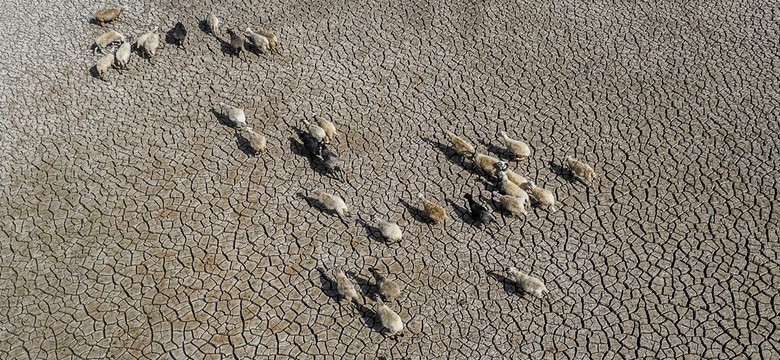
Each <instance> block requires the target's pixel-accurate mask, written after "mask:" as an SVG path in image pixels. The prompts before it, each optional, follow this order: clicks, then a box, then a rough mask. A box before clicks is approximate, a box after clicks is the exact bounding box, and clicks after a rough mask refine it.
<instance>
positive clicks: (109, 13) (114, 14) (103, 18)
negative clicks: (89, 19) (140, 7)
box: [95, 8, 125, 25]
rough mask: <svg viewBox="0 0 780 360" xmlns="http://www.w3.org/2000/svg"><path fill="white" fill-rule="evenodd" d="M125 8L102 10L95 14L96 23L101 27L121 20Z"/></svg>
mask: <svg viewBox="0 0 780 360" xmlns="http://www.w3.org/2000/svg"><path fill="white" fill-rule="evenodd" d="M124 10H125V9H124V8H106V9H100V10H98V11H97V12H96V13H95V21H97V22H98V24H100V25H105V24H107V23H110V22H112V21H114V20H116V19H118V18H119V15H122V11H124Z"/></svg>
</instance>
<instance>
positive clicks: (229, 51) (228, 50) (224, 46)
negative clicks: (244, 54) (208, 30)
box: [214, 35, 246, 56]
mask: <svg viewBox="0 0 780 360" xmlns="http://www.w3.org/2000/svg"><path fill="white" fill-rule="evenodd" d="M214 37H215V38H217V40H219V50H220V51H222V54H224V55H230V56H239V55H241V52H240V51H233V47H231V46H230V43H229V42H227V41H225V40H224V39H222V38H221V37H219V36H216V35H214ZM244 49H246V44H244Z"/></svg>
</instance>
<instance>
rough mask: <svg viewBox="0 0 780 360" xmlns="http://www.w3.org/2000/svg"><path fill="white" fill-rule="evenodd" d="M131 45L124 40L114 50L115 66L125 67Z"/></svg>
mask: <svg viewBox="0 0 780 360" xmlns="http://www.w3.org/2000/svg"><path fill="white" fill-rule="evenodd" d="M131 48H132V47H131V45H130V43H129V42H124V43H123V44H122V45H121V46H120V47H119V49H118V50H117V51H116V59H115V60H116V66H117V67H118V68H120V69H127V63H128V62H129V61H130V52H131Z"/></svg>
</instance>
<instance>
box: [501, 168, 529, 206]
mask: <svg viewBox="0 0 780 360" xmlns="http://www.w3.org/2000/svg"><path fill="white" fill-rule="evenodd" d="M497 175H498V179H499V181H498V185H499V187H500V188H501V191H503V192H504V194H506V195H510V196H514V197H516V198H518V199H520V201H522V202H523V203H527V202H528V201H529V199H528V193H527V192H525V190H523V189H522V188H521V187H520V186H518V185H517V184H515V183H514V182H512V181H511V180H509V177H508V176H507V175H506V173H505V172H503V171H499V172H498V174H497Z"/></svg>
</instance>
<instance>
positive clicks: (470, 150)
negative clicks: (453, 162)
mask: <svg viewBox="0 0 780 360" xmlns="http://www.w3.org/2000/svg"><path fill="white" fill-rule="evenodd" d="M447 137H448V138H449V139H450V143H451V144H452V147H453V148H455V152H457V153H458V155H461V156H472V155H474V154H475V153H476V151H477V150H476V148H474V145H471V144H470V143H469V142H468V141H466V140H464V139H463V138H462V137H460V136H458V135H455V134H453V133H451V132H449V131H447Z"/></svg>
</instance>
